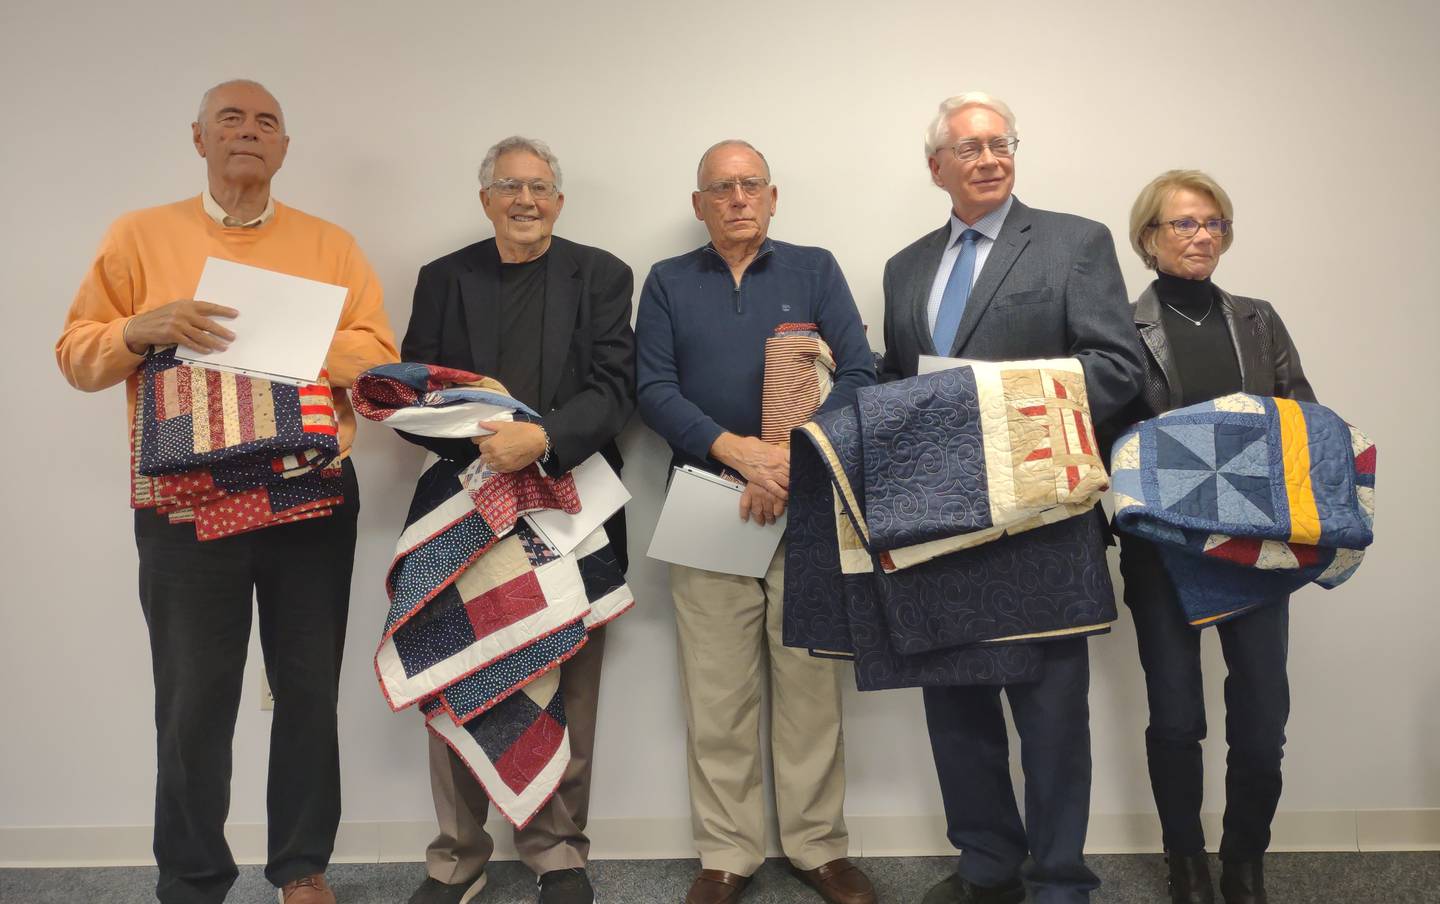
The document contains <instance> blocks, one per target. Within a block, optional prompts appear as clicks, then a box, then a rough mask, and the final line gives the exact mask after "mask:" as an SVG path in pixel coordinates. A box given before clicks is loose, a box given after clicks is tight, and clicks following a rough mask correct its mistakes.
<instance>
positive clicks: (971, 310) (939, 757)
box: [881, 92, 1143, 904]
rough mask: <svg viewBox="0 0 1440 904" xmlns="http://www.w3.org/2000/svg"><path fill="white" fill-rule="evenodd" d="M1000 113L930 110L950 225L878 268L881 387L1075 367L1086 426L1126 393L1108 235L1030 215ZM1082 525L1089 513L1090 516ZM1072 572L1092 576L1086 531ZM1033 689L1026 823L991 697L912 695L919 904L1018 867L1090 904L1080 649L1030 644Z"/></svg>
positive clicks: (1016, 704)
mask: <svg viewBox="0 0 1440 904" xmlns="http://www.w3.org/2000/svg"><path fill="white" fill-rule="evenodd" d="M1018 144H1019V141H1018V139H1017V138H1016V134H1015V117H1014V114H1012V113H1011V112H1010V108H1009V107H1007V106H1006V105H1005V104H1004V103H1003V102H1001V101H999V100H997V99H995V98H993V97H990V96H989V95H987V94H982V93H979V92H972V93H969V94H962V95H959V96H958V97H952V98H949V99H948V100H946V101H945V102H944V103H942V104H941V105H940V111H939V114H938V115H937V116H936V118H935V120H934V122H933V123H932V124H931V127H930V130H929V131H928V132H927V133H926V138H925V154H926V157H927V158H928V160H929V163H930V176H931V178H932V179H933V180H934V182H935V184H936V185H937V186H939V187H940V188H943V189H945V191H946V192H948V193H949V195H950V199H951V202H952V208H951V213H950V219H949V222H947V223H946V224H945V225H944V226H942V227H941V228H940V229H938V230H936V231H935V232H932V233H930V234H929V235H926V236H925V237H923V238H921V239H920V240H919V241H917V242H915V243H914V244H912V245H910V246H909V247H908V248H906V249H904V250H903V251H901V252H900V253H899V254H897V255H895V256H894V257H892V258H891V259H890V261H889V262H888V263H887V264H886V265H885V359H884V363H883V365H882V368H881V379H882V380H886V379H890V380H894V379H900V378H902V377H912V376H914V375H915V372H916V367H917V359H918V357H919V356H920V355H922V354H925V355H935V354H939V355H948V356H952V357H961V358H975V359H982V360H989V361H1015V360H1022V359H1030V358H1064V357H1074V358H1077V359H1079V360H1080V362H1081V364H1082V366H1083V367H1084V369H1085V386H1086V390H1087V392H1088V393H1089V397H1090V408H1091V414H1092V416H1093V418H1094V420H1095V423H1096V424H1097V425H1099V424H1100V423H1102V422H1103V421H1105V420H1106V419H1108V418H1111V417H1113V416H1114V415H1115V414H1116V413H1117V412H1119V411H1120V409H1121V407H1122V406H1124V405H1125V404H1126V403H1127V402H1128V401H1130V399H1131V398H1132V397H1133V396H1135V394H1136V393H1137V392H1138V391H1139V388H1140V379H1141V375H1142V373H1143V371H1142V367H1141V361H1142V357H1141V355H1142V352H1141V348H1140V343H1139V340H1138V338H1137V337H1136V333H1135V329H1134V327H1133V326H1132V325H1131V323H1130V310H1129V305H1128V304H1127V301H1126V293H1125V283H1124V281H1123V280H1122V278H1121V276H1120V266H1119V263H1118V262H1117V261H1116V259H1115V246H1114V243H1113V242H1112V241H1111V238H1110V233H1109V231H1108V230H1107V229H1106V228H1105V227H1104V226H1103V225H1101V224H1099V223H1095V222H1092V221H1090V220H1085V219H1081V218H1080V217H1075V216H1070V215H1068V214H1060V213H1051V212H1049V211H1044V210H1033V209H1031V208H1029V207H1026V206H1025V205H1024V204H1022V203H1020V201H1019V200H1018V199H1016V198H1015V197H1014V195H1013V194H1012V191H1013V188H1014V184H1015V148H1016V146H1017V145H1018ZM1095 517H1097V518H1099V517H1103V516H1102V515H1101V514H1100V510H1099V509H1098V508H1097V509H1096V515H1095ZM1071 520H1072V521H1073V522H1076V524H1075V529H1076V530H1080V529H1084V530H1089V531H1090V532H1091V535H1092V536H1093V537H1095V538H1096V539H1095V541H1094V543H1093V544H1092V545H1091V547H1090V548H1089V551H1088V554H1087V555H1085V556H1083V557H1080V558H1082V559H1083V561H1075V562H1069V563H1065V564H1067V565H1069V566H1070V567H1073V568H1076V569H1088V568H1099V569H1104V568H1106V567H1107V566H1106V563H1105V548H1104V545H1103V541H1102V540H1100V539H1099V537H1100V536H1101V532H1099V531H1095V530H1094V527H1093V525H1088V524H1082V523H1080V522H1083V520H1084V519H1083V518H1076V519H1071ZM1040 648H1041V649H1042V650H1043V655H1044V668H1043V671H1042V675H1041V677H1040V679H1039V680H1038V681H1035V682H1031V683H1026V684H1017V685H1010V686H1007V687H1006V688H1005V693H1006V696H1007V697H1008V698H1009V700H1010V709H1011V713H1012V715H1013V717H1014V720H1015V725H1016V729H1017V730H1018V732H1019V735H1020V741H1021V745H1022V748H1021V762H1022V765H1023V767H1024V772H1025V816H1026V818H1025V821H1024V823H1023V824H1022V823H1021V820H1020V813H1019V809H1018V807H1017V806H1016V802H1015V792H1014V790H1013V788H1012V786H1011V783H1010V772H1009V753H1008V742H1007V738H1006V731H1005V720H1004V716H1003V714H1002V711H1001V706H1000V689H999V688H998V687H994V686H984V687H980V686H973V687H971V686H967V687H927V688H925V689H924V695H925V719H926V723H927V725H928V727H929V731H930V744H931V748H932V751H933V753H934V756H935V769H936V772H937V773H938V775H939V778H940V791H941V796H942V798H943V799H944V804H945V814H946V822H947V829H948V831H947V834H948V837H949V839H950V842H951V843H952V844H954V845H955V847H957V848H959V849H960V851H961V855H960V860H959V864H958V866H957V870H956V872H955V874H954V875H951V876H949V877H948V878H946V879H945V880H944V881H943V882H941V883H940V884H939V885H936V886H935V887H934V888H932V889H931V890H930V891H929V893H928V894H927V895H926V896H925V899H924V904H1011V902H1019V901H1023V900H1024V898H1025V885H1024V884H1023V883H1022V881H1021V864H1022V863H1024V862H1025V860H1026V858H1027V856H1029V857H1032V858H1033V862H1032V864H1031V865H1030V866H1029V867H1028V868H1027V869H1026V870H1025V877H1024V878H1025V879H1026V880H1028V881H1029V883H1030V885H1031V888H1032V890H1033V891H1034V893H1035V900H1036V901H1039V902H1050V904H1054V902H1076V901H1087V900H1089V896H1090V892H1091V890H1093V889H1095V888H1096V887H1098V886H1099V884H1100V882H1099V880H1098V879H1097V878H1096V877H1095V874H1094V873H1092V872H1091V871H1090V870H1089V869H1088V868H1087V867H1086V866H1085V859H1084V853H1083V851H1084V846H1085V829H1086V823H1087V820H1088V817H1089V809H1090V711H1089V700H1088V692H1089V685H1090V661H1089V652H1088V649H1087V646H1086V640H1085V639H1084V638H1076V639H1066V640H1056V641H1050V642H1047V643H1044V644H1041V645H1040Z"/></svg>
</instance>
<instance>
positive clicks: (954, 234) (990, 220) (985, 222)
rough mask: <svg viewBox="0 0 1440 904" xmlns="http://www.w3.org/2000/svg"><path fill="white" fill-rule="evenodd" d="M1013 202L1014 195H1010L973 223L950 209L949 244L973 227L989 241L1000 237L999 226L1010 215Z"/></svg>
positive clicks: (958, 239) (1002, 224) (956, 240)
mask: <svg viewBox="0 0 1440 904" xmlns="http://www.w3.org/2000/svg"><path fill="white" fill-rule="evenodd" d="M1014 203H1015V196H1014V195H1010V196H1009V197H1008V198H1006V199H1005V203H1004V204H1001V205H1000V206H999V207H997V208H995V209H994V210H992V211H990V212H989V213H987V214H985V216H983V217H981V218H980V219H978V220H976V221H975V222H973V223H966V222H965V221H964V220H962V219H960V218H959V217H957V216H956V215H955V211H953V210H952V211H950V244H951V245H953V244H955V243H956V242H958V241H960V235H961V233H963V232H964V231H965V230H967V229H973V230H975V231H976V232H978V233H980V234H981V235H983V236H985V238H987V239H989V240H990V241H992V242H993V241H995V240H996V239H998V238H999V237H1000V227H1001V226H1004V225H1005V218H1006V217H1007V216H1009V215H1010V208H1011V206H1013V205H1014Z"/></svg>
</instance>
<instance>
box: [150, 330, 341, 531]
mask: <svg viewBox="0 0 1440 904" xmlns="http://www.w3.org/2000/svg"><path fill="white" fill-rule="evenodd" d="M321 380H322V382H321V383H318V384H314V385H307V386H291V385H288V384H285V383H274V382H271V381H269V380H262V379H258V378H253V377H247V376H243V375H239V374H231V373H227V372H222V371H216V370H209V369H206V368H203V367H194V366H191V365H187V364H182V363H180V362H179V361H178V360H177V359H176V358H175V355H174V349H173V348H171V349H164V350H161V351H159V352H156V353H154V354H152V355H150V356H149V357H148V358H146V360H145V364H144V365H143V368H142V372H141V389H140V392H141V397H140V401H139V404H137V405H136V406H135V423H134V425H133V427H134V429H133V430H132V435H131V440H132V448H131V475H130V477H131V480H130V502H131V506H132V507H134V508H154V509H155V510H156V511H157V512H158V513H160V514H164V515H166V516H167V517H168V518H169V520H170V522H171V523H176V524H178V523H193V524H194V525H195V534H196V537H197V538H198V539H200V540H215V539H220V538H222V537H228V536H234V535H236V534H241V533H246V532H248V531H252V530H259V529H261V528H265V527H271V526H274V525H277V524H286V523H290V522H292V521H299V520H305V519H309V518H319V517H324V516H326V515H329V514H331V512H332V511H333V509H334V507H335V506H337V505H340V504H341V503H343V502H344V501H345V500H344V489H343V482H342V480H341V468H340V464H339V462H338V461H336V460H335V456H336V454H337V452H338V446H337V440H336V436H337V432H338V429H337V421H336V416H335V408H334V399H333V397H332V395H331V391H330V387H329V386H328V385H327V384H326V383H325V382H324V377H323V375H322V377H321Z"/></svg>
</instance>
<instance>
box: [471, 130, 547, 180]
mask: <svg viewBox="0 0 1440 904" xmlns="http://www.w3.org/2000/svg"><path fill="white" fill-rule="evenodd" d="M511 151H525V152H526V153H530V154H534V155H535V156H536V157H539V158H540V159H541V160H544V161H545V165H546V166H548V167H550V172H551V173H553V174H554V175H555V187H556V188H561V187H562V185H563V182H564V176H562V175H561V174H560V158H558V157H556V156H555V153H554V152H553V151H551V150H550V145H548V144H546V143H545V142H543V141H541V140H540V139H538V138H522V137H521V136H519V135H511V136H510V137H509V138H502V139H500V140H499V141H497V142H495V144H493V145H491V146H490V150H488V151H486V152H485V159H484V160H481V161H480V187H481V188H489V187H490V183H491V182H494V181H495V161H497V160H499V159H500V155H501V154H508V153H510V152H511Z"/></svg>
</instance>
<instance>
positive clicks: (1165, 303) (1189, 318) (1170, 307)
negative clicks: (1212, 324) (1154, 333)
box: [1160, 295, 1215, 326]
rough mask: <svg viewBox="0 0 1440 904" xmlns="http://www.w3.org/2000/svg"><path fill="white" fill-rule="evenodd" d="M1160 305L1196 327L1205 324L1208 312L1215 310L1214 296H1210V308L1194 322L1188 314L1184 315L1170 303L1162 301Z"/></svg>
mask: <svg viewBox="0 0 1440 904" xmlns="http://www.w3.org/2000/svg"><path fill="white" fill-rule="evenodd" d="M1160 303H1161V304H1163V305H1165V307H1167V308H1169V309H1170V310H1172V311H1174V312H1175V313H1176V314H1178V315H1179V316H1181V317H1184V318H1185V319H1186V320H1188V321H1190V322H1191V323H1193V324H1195V325H1196V326H1199V325H1200V324H1202V323H1204V322H1205V318H1206V317H1209V316H1210V312H1211V311H1213V310H1215V296H1214V295H1211V296H1210V307H1208V308H1206V309H1205V313H1204V314H1201V315H1200V319H1199V320H1196V319H1195V318H1194V317H1191V316H1190V315H1189V314H1186V313H1185V312H1184V311H1181V310H1180V309H1179V308H1177V307H1175V306H1174V305H1173V304H1171V303H1170V302H1168V301H1162V302H1160Z"/></svg>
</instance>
